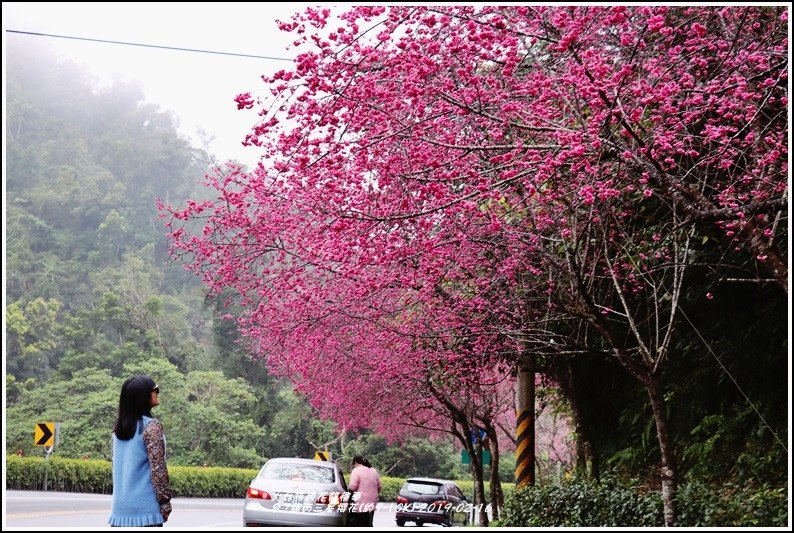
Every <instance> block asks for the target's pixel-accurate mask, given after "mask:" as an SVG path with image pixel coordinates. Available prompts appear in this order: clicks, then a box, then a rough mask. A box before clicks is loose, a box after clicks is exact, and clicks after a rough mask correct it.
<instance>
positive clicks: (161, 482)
mask: <svg viewBox="0 0 794 533" xmlns="http://www.w3.org/2000/svg"><path fill="white" fill-rule="evenodd" d="M157 405H160V387H158V386H157V384H156V383H155V382H154V380H153V379H152V378H150V377H149V376H146V375H140V376H134V377H131V378H129V379H128V380H127V381H125V382H124V384H123V385H122V386H121V394H120V395H119V413H118V417H117V418H116V423H115V425H114V426H113V500H112V506H111V511H110V518H109V519H108V523H109V524H110V525H111V526H128V527H140V526H162V525H163V524H164V523H165V521H166V520H168V516H169V515H170V514H171V487H170V481H169V478H168V469H167V468H166V464H165V434H164V433H163V426H162V424H160V421H159V420H156V419H155V418H153V417H152V408H153V407H155V406H157Z"/></svg>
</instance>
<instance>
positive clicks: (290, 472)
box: [259, 463, 334, 483]
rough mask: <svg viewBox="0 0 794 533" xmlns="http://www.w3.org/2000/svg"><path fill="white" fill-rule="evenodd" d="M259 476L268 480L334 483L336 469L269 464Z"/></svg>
mask: <svg viewBox="0 0 794 533" xmlns="http://www.w3.org/2000/svg"><path fill="white" fill-rule="evenodd" d="M259 475H260V477H264V478H268V479H290V480H293V481H313V482H316V483H333V482H334V469H333V468H328V467H327V466H322V465H306V464H296V463H267V464H266V465H265V466H264V467H263V468H262V472H261V473H260V474H259Z"/></svg>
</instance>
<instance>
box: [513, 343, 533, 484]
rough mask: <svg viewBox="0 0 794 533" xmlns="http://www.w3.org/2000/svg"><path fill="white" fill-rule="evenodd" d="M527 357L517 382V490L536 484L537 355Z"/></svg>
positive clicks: (519, 367) (521, 365) (520, 368)
mask: <svg viewBox="0 0 794 533" xmlns="http://www.w3.org/2000/svg"><path fill="white" fill-rule="evenodd" d="M525 357H526V358H525V359H524V360H523V361H522V362H521V363H520V364H519V366H518V379H517V380H516V488H518V487H522V486H526V485H534V484H535V355H534V354H525Z"/></svg>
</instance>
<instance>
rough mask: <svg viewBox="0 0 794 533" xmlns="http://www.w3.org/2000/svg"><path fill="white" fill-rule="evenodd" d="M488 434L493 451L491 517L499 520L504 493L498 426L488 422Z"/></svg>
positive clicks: (490, 448) (489, 446)
mask: <svg viewBox="0 0 794 533" xmlns="http://www.w3.org/2000/svg"><path fill="white" fill-rule="evenodd" d="M485 431H486V433H487V434H488V449H489V450H490V452H491V509H492V512H491V518H492V519H494V520H499V516H500V515H501V510H502V507H504V493H503V492H502V482H501V481H500V480H499V442H498V441H497V434H496V428H494V427H493V426H491V425H488V424H486V426H485Z"/></svg>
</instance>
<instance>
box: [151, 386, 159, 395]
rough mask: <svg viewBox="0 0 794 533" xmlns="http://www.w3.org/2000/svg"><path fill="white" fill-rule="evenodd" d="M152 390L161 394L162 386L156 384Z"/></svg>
mask: <svg viewBox="0 0 794 533" xmlns="http://www.w3.org/2000/svg"><path fill="white" fill-rule="evenodd" d="M152 391H153V392H156V393H157V394H160V387H158V386H157V385H155V386H154V388H153V389H152Z"/></svg>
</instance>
